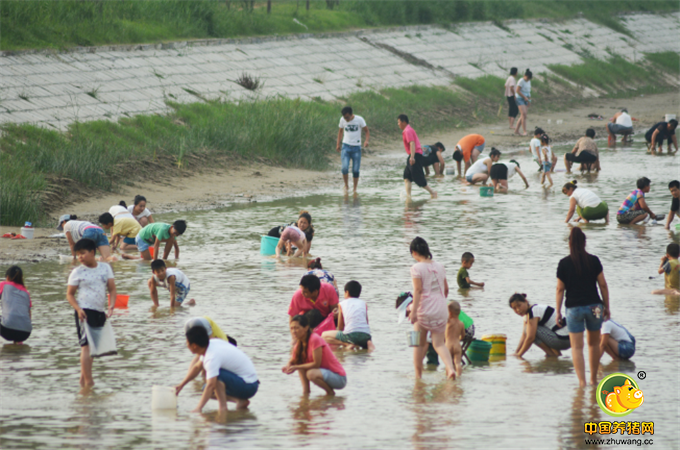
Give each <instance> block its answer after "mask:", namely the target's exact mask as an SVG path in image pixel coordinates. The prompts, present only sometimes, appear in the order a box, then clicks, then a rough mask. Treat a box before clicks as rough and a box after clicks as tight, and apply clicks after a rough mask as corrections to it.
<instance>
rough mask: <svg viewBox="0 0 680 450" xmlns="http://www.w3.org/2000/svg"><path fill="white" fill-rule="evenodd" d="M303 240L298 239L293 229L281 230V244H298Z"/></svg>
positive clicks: (298, 235)
mask: <svg viewBox="0 0 680 450" xmlns="http://www.w3.org/2000/svg"><path fill="white" fill-rule="evenodd" d="M303 239H304V238H302V237H300V234H299V233H298V232H297V231H296V230H294V229H293V228H286V229H285V230H283V233H281V242H287V241H291V242H300V241H302V240H303Z"/></svg>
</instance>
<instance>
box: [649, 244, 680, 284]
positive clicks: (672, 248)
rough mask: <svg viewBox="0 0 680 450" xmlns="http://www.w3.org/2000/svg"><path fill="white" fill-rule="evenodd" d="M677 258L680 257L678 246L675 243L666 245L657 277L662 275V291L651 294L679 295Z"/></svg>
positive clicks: (679, 247)
mask: <svg viewBox="0 0 680 450" xmlns="http://www.w3.org/2000/svg"><path fill="white" fill-rule="evenodd" d="M678 256H680V246H679V245H678V244H676V243H675V242H672V243H670V244H668V246H667V247H666V254H665V255H664V256H662V257H661V265H660V266H659V275H661V274H663V278H664V289H657V290H655V291H652V294H657V295H680V273H678V271H679V270H680V265H678Z"/></svg>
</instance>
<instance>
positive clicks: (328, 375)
mask: <svg viewBox="0 0 680 450" xmlns="http://www.w3.org/2000/svg"><path fill="white" fill-rule="evenodd" d="M320 370H321V373H322V374H323V381H325V382H326V384H327V385H329V386H330V387H331V389H342V388H344V387H345V386H347V377H346V376H345V375H339V374H337V373H335V372H333V371H332V370H328V369H324V368H323V367H322V368H321V369H320Z"/></svg>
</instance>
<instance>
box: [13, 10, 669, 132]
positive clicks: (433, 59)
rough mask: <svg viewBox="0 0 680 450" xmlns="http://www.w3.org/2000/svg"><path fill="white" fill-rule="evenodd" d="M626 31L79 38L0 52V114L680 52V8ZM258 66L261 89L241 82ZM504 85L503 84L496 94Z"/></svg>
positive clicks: (371, 85)
mask: <svg viewBox="0 0 680 450" xmlns="http://www.w3.org/2000/svg"><path fill="white" fill-rule="evenodd" d="M620 20H621V22H622V24H623V25H624V26H625V27H626V29H627V30H628V31H629V33H630V36H628V35H625V34H622V33H617V32H615V31H613V30H611V29H609V28H607V27H604V26H602V25H598V24H595V23H592V22H589V21H588V20H586V19H576V20H570V21H565V22H543V21H520V20H517V21H508V22H506V23H504V24H503V25H502V28H501V27H499V26H497V25H495V24H492V23H489V22H485V23H472V24H464V25H459V26H457V27H455V28H440V27H436V26H415V27H405V28H399V29H390V30H372V31H358V32H353V33H343V34H335V35H301V36H293V37H286V38H281V37H269V38H255V39H244V40H209V41H193V42H177V43H168V44H153V45H130V46H109V47H98V48H80V49H74V50H73V51H69V52H63V53H50V52H47V51H38V52H31V51H27V52H3V53H2V54H1V56H0V124H3V123H34V124H37V125H41V126H49V127H55V128H57V129H65V128H66V127H67V126H68V124H70V123H73V122H74V121H90V120H101V119H104V120H117V119H118V118H120V117H130V116H133V115H136V114H148V113H163V112H166V111H167V110H168V106H167V105H166V101H173V102H180V103H189V102H196V101H204V100H212V99H218V98H222V99H225V100H230V101H239V100H241V99H245V98H252V97H257V96H273V95H282V96H285V97H300V98H306V99H310V98H315V97H320V98H322V99H326V100H330V99H335V98H338V97H342V96H344V95H347V94H348V93H350V92H353V91H358V90H366V89H380V88H386V87H403V86H407V85H413V84H419V85H449V84H450V83H451V81H452V79H453V78H455V77H457V76H464V77H470V78H475V77H479V76H482V75H485V74H492V75H497V76H505V74H506V73H507V70H508V68H509V67H511V66H515V67H519V68H520V70H524V69H525V68H527V67H529V68H531V69H532V71H533V72H534V73H541V72H547V71H548V69H547V66H548V65H550V64H567V65H572V64H578V63H581V62H582V61H583V59H582V56H583V55H592V56H594V57H596V58H600V59H604V58H607V57H609V56H611V55H620V56H622V57H624V58H626V59H628V60H630V61H638V60H640V59H642V58H644V54H645V53H649V52H664V51H673V52H680V14H678V13H675V14H667V15H663V16H659V15H654V14H636V15H629V16H622V17H621V18H620ZM244 73H247V74H249V75H251V76H254V77H257V78H259V79H260V80H261V81H263V82H264V87H263V88H261V89H259V90H258V91H257V92H256V93H253V92H252V91H249V90H247V89H245V88H244V87H242V86H241V85H240V84H238V83H236V80H237V79H238V78H239V77H240V76H241V75H242V74H244ZM499 95H500V94H499Z"/></svg>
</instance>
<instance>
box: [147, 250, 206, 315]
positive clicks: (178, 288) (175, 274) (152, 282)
mask: <svg viewBox="0 0 680 450" xmlns="http://www.w3.org/2000/svg"><path fill="white" fill-rule="evenodd" d="M151 272H152V273H153V276H152V277H151V278H149V282H148V286H149V292H150V294H151V300H152V301H153V305H154V306H158V289H157V288H159V287H162V288H165V289H167V290H168V291H170V307H171V308H174V307H176V306H182V304H183V303H184V300H185V299H186V298H187V296H188V295H189V291H190V290H191V284H190V283H189V278H187V276H186V275H184V272H182V271H181V270H179V269H177V268H174V267H171V268H167V267H166V266H165V261H163V260H162V259H156V260H154V261H153V262H152V263H151ZM186 304H187V305H189V306H193V305H195V304H196V301H195V300H194V299H193V298H192V299H191V300H189V301H188V302H187V303H186Z"/></svg>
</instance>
